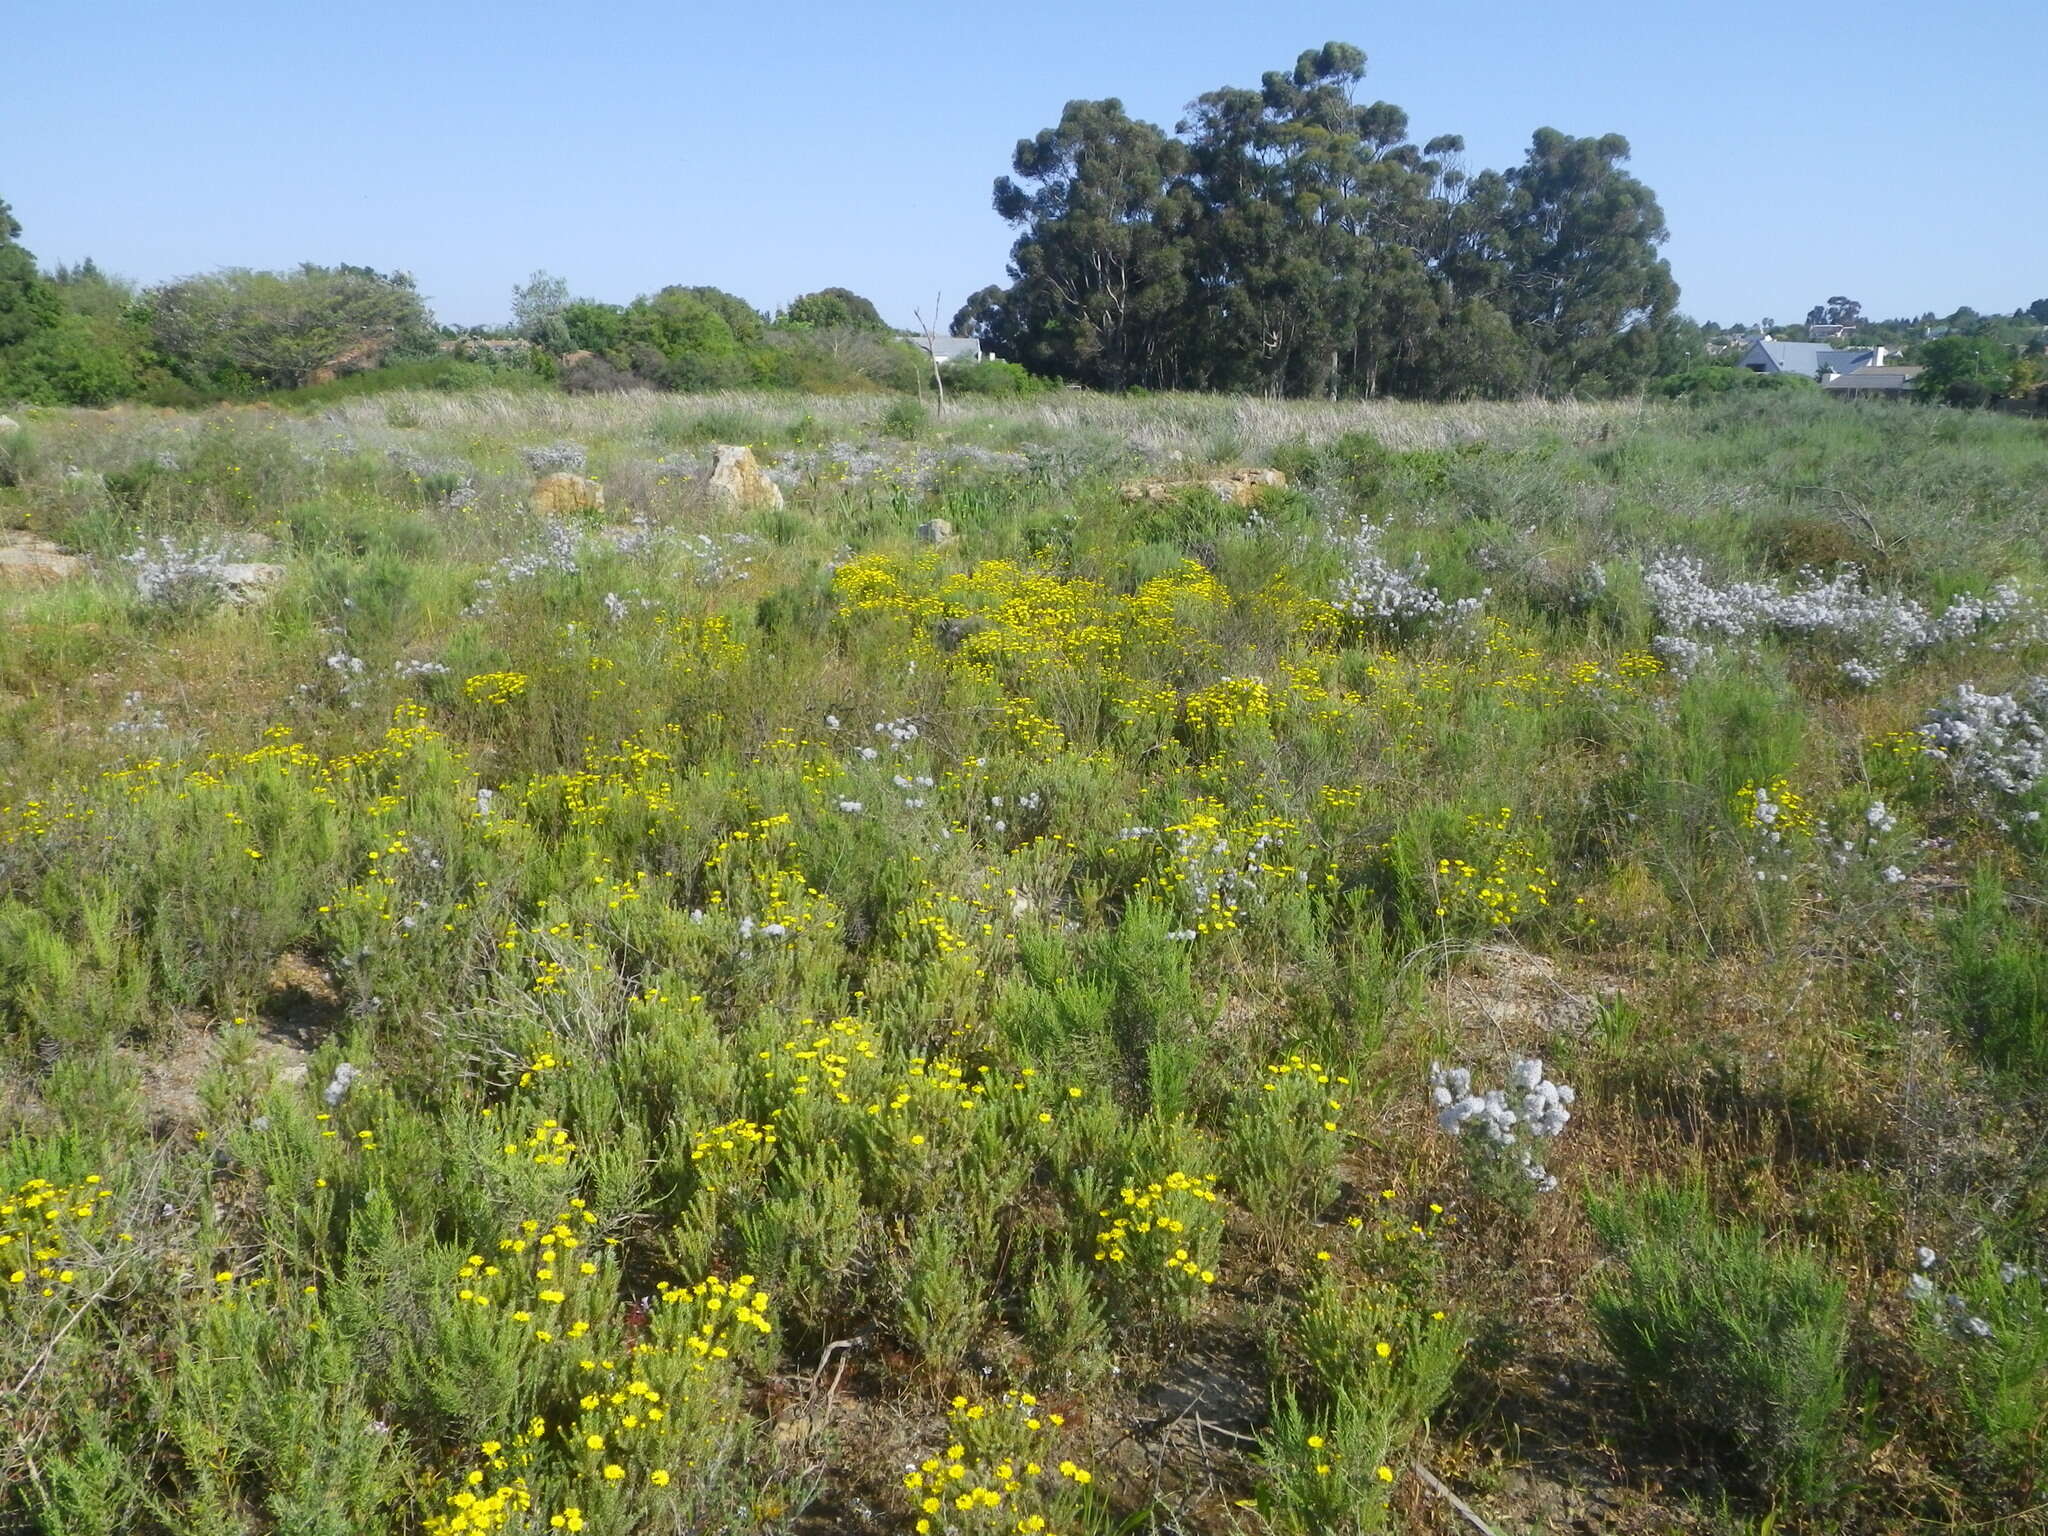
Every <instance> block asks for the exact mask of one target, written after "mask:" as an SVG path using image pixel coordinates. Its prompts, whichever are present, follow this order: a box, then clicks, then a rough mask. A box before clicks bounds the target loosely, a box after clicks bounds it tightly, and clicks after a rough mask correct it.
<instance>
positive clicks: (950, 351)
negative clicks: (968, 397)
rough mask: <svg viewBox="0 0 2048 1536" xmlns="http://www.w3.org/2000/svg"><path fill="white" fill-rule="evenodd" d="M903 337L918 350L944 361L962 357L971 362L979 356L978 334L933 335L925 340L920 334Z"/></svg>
mask: <svg viewBox="0 0 2048 1536" xmlns="http://www.w3.org/2000/svg"><path fill="white" fill-rule="evenodd" d="M903 339H904V340H905V341H907V342H909V343H910V344H911V345H912V346H913V347H915V348H917V350H918V351H920V352H923V353H925V354H926V355H927V356H931V357H936V358H938V359H939V361H941V362H945V363H954V362H959V361H960V360H961V359H963V358H964V359H966V360H967V361H969V362H973V361H975V360H976V359H978V358H979V357H980V356H981V338H980V337H979V336H934V337H932V338H931V339H930V340H929V341H927V340H926V338H925V337H923V336H922V335H911V336H905V337H904V338H903Z"/></svg>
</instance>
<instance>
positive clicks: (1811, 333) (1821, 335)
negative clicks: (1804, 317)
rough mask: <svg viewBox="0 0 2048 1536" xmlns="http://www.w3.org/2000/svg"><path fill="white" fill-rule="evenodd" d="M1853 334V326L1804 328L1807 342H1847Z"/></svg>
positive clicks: (1813, 326) (1811, 326)
mask: <svg viewBox="0 0 2048 1536" xmlns="http://www.w3.org/2000/svg"><path fill="white" fill-rule="evenodd" d="M1855 334H1856V327H1855V326H1853V325H1809V326H1808V327H1807V328H1806V339H1807V340H1808V341H1847V340H1848V339H1849V338H1850V337H1851V336H1854V335H1855Z"/></svg>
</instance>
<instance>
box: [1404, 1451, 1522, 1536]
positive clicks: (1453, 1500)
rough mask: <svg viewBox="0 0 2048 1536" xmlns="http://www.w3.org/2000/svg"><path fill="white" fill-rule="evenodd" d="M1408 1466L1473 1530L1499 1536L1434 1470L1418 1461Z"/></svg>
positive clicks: (1486, 1535)
mask: <svg viewBox="0 0 2048 1536" xmlns="http://www.w3.org/2000/svg"><path fill="white" fill-rule="evenodd" d="M1408 1467H1409V1470H1410V1471H1412V1472H1414V1474H1415V1475H1416V1476H1417V1477H1419V1478H1421V1479H1422V1485H1423V1486H1424V1487H1425V1488H1427V1489H1428V1490H1429V1491H1430V1492H1431V1493H1433V1494H1435V1495H1436V1496H1437V1497H1438V1498H1440V1499H1442V1500H1443V1501H1444V1502H1445V1503H1446V1504H1448V1505H1450V1506H1451V1508H1452V1509H1455V1510H1456V1511H1457V1512H1458V1513H1459V1514H1461V1515H1463V1516H1464V1517H1465V1519H1466V1520H1468V1521H1469V1522H1471V1525H1472V1529H1473V1530H1475V1531H1481V1532H1484V1533H1485V1536H1500V1532H1498V1531H1496V1530H1495V1529H1494V1528H1493V1527H1492V1526H1490V1525H1488V1524H1487V1523H1486V1522H1485V1521H1484V1520H1482V1519H1480V1518H1479V1511H1478V1510H1476V1509H1474V1508H1473V1507H1472V1506H1471V1505H1470V1504H1467V1503H1466V1502H1465V1501H1464V1500H1463V1499H1461V1498H1459V1497H1458V1496H1457V1495H1456V1494H1455V1493H1453V1492H1451V1490H1450V1488H1449V1487H1448V1486H1446V1484H1445V1483H1444V1480H1443V1479H1442V1478H1440V1477H1438V1476H1437V1475H1436V1474H1435V1473H1434V1472H1432V1471H1430V1470H1429V1468H1427V1467H1425V1466H1424V1465H1423V1464H1422V1463H1421V1462H1419V1461H1411V1462H1409V1463H1408Z"/></svg>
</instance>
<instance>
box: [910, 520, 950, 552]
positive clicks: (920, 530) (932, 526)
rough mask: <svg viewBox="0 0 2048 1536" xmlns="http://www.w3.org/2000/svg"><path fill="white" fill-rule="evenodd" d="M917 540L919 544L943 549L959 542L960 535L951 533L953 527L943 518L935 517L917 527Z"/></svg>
mask: <svg viewBox="0 0 2048 1536" xmlns="http://www.w3.org/2000/svg"><path fill="white" fill-rule="evenodd" d="M917 538H918V542H919V543H921V544H936V545H938V546H939V547H940V548H942V549H943V548H944V547H945V546H946V545H948V544H957V543H959V542H960V535H959V534H957V533H955V532H954V531H953V525H952V524H951V523H949V522H947V521H946V520H945V519H944V518H943V517H935V518H933V519H932V520H931V521H930V522H928V523H919V524H918V525H917Z"/></svg>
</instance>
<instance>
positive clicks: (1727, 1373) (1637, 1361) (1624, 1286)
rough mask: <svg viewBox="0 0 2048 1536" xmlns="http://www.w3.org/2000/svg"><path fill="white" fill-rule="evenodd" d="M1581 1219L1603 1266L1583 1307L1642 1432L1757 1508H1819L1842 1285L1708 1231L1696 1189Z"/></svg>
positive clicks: (1705, 1204) (1749, 1229)
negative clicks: (1691, 1451)
mask: <svg viewBox="0 0 2048 1536" xmlns="http://www.w3.org/2000/svg"><path fill="white" fill-rule="evenodd" d="M1589 1208H1590V1213H1591V1216H1592V1220H1593V1225H1594V1227H1595V1229H1596V1230H1597V1231H1598V1232H1599V1234H1600V1237H1601V1240H1602V1241H1603V1242H1604V1243H1605V1244H1606V1245H1607V1247H1608V1249H1609V1250H1610V1252H1611V1253H1612V1254H1613V1255H1614V1259H1615V1267H1614V1268H1613V1269H1611V1270H1609V1271H1608V1272H1607V1273H1605V1274H1604V1275H1602V1276H1601V1277H1600V1278H1599V1279H1598V1280H1596V1281H1595V1283H1594V1286H1593V1289H1592V1292H1591V1294H1590V1295H1589V1297H1588V1299H1587V1305H1588V1308H1589V1310H1590V1311H1591V1312H1592V1316H1593V1324H1594V1327H1595V1328H1596V1329H1598V1331H1599V1334H1600V1338H1601V1341H1602V1342H1603V1343H1604V1344H1606V1346H1607V1348H1608V1349H1609V1350H1610V1351H1611V1352H1612V1353H1613V1355H1614V1357H1615V1359H1616V1360H1617V1361H1619V1362H1620V1364H1621V1368H1622V1371H1623V1373H1624V1374H1625V1375H1626V1376H1627V1378H1628V1381H1629V1385H1630V1386H1631V1387H1632V1388H1633V1389H1634V1390H1635V1392H1636V1395H1637V1398H1638V1400H1639V1402H1640V1404H1641V1407H1642V1412H1643V1416H1644V1419H1645V1422H1646V1423H1648V1424H1650V1425H1652V1426H1671V1427H1673V1428H1675V1429H1677V1430H1678V1431H1679V1432H1680V1434H1681V1435H1683V1436H1684V1437H1685V1438H1686V1439H1688V1440H1690V1441H1692V1442H1693V1443H1694V1445H1695V1446H1696V1447H1697V1448H1698V1449H1699V1450H1701V1451H1702V1452H1704V1453H1705V1454H1707V1455H1709V1456H1711V1457H1712V1458H1713V1459H1714V1461H1715V1462H1716V1464H1717V1465H1718V1466H1719V1468H1720V1469H1721V1472H1722V1474H1723V1476H1724V1477H1725V1478H1726V1479H1727V1480H1728V1481H1729V1482H1730V1483H1732V1484H1735V1485H1737V1486H1739V1487H1741V1488H1744V1489H1746V1490H1747V1491H1749V1492H1751V1493H1753V1494H1755V1495H1757V1496H1758V1497H1761V1498H1765V1499H1778V1498H1789V1499H1791V1500H1793V1501H1796V1502H1798V1503H1801V1504H1812V1503H1816V1502H1819V1501H1823V1500H1825V1499H1826V1498H1827V1497H1828V1496H1829V1494H1830V1493H1832V1492H1833V1490H1834V1488H1835V1485H1836V1476H1837V1471H1838V1463H1839V1459H1840V1454H1841V1446H1840V1435H1841V1418H1842V1409H1843V1405H1844V1402H1845V1400H1846V1396H1847V1380H1846V1377H1845V1374H1844V1370H1843V1350H1844V1347H1845V1345H1846V1343H1847V1336H1848V1318H1847V1301H1846V1294H1845V1291H1844V1288H1843V1286H1842V1284H1841V1282H1840V1281H1839V1280H1837V1279H1835V1278H1833V1277H1832V1276H1830V1275H1829V1274H1828V1273H1827V1271H1826V1269H1825V1268H1824V1267H1823V1266H1822V1264H1821V1262H1820V1260H1819V1259H1818V1258H1817V1257H1815V1256H1814V1255H1813V1254H1811V1253H1808V1252H1803V1251H1799V1250H1785V1249H1782V1248H1779V1247H1777V1246H1774V1245H1773V1244H1772V1243H1771V1242H1770V1240H1769V1239H1768V1237H1767V1236H1766V1234H1765V1232H1764V1230H1763V1228H1762V1227H1761V1226H1759V1225H1757V1224H1756V1223H1754V1222H1747V1221H1731V1222H1724V1221H1721V1220H1719V1219H1718V1218H1717V1216H1716V1214H1715V1212H1714V1209H1713V1203H1712V1201H1711V1200H1710V1199H1709V1198H1708V1196H1707V1193H1706V1191H1705V1189H1704V1188H1703V1187H1701V1186H1699V1185H1697V1184H1683V1185H1672V1184H1662V1183H1658V1184H1652V1185H1650V1186H1647V1187H1646V1188H1644V1189H1643V1190H1641V1191H1639V1192H1635V1193H1627V1192H1620V1191H1617V1192H1615V1193H1613V1194H1610V1195H1607V1196H1604V1197H1595V1198H1593V1199H1592V1200H1590V1201H1589Z"/></svg>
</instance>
